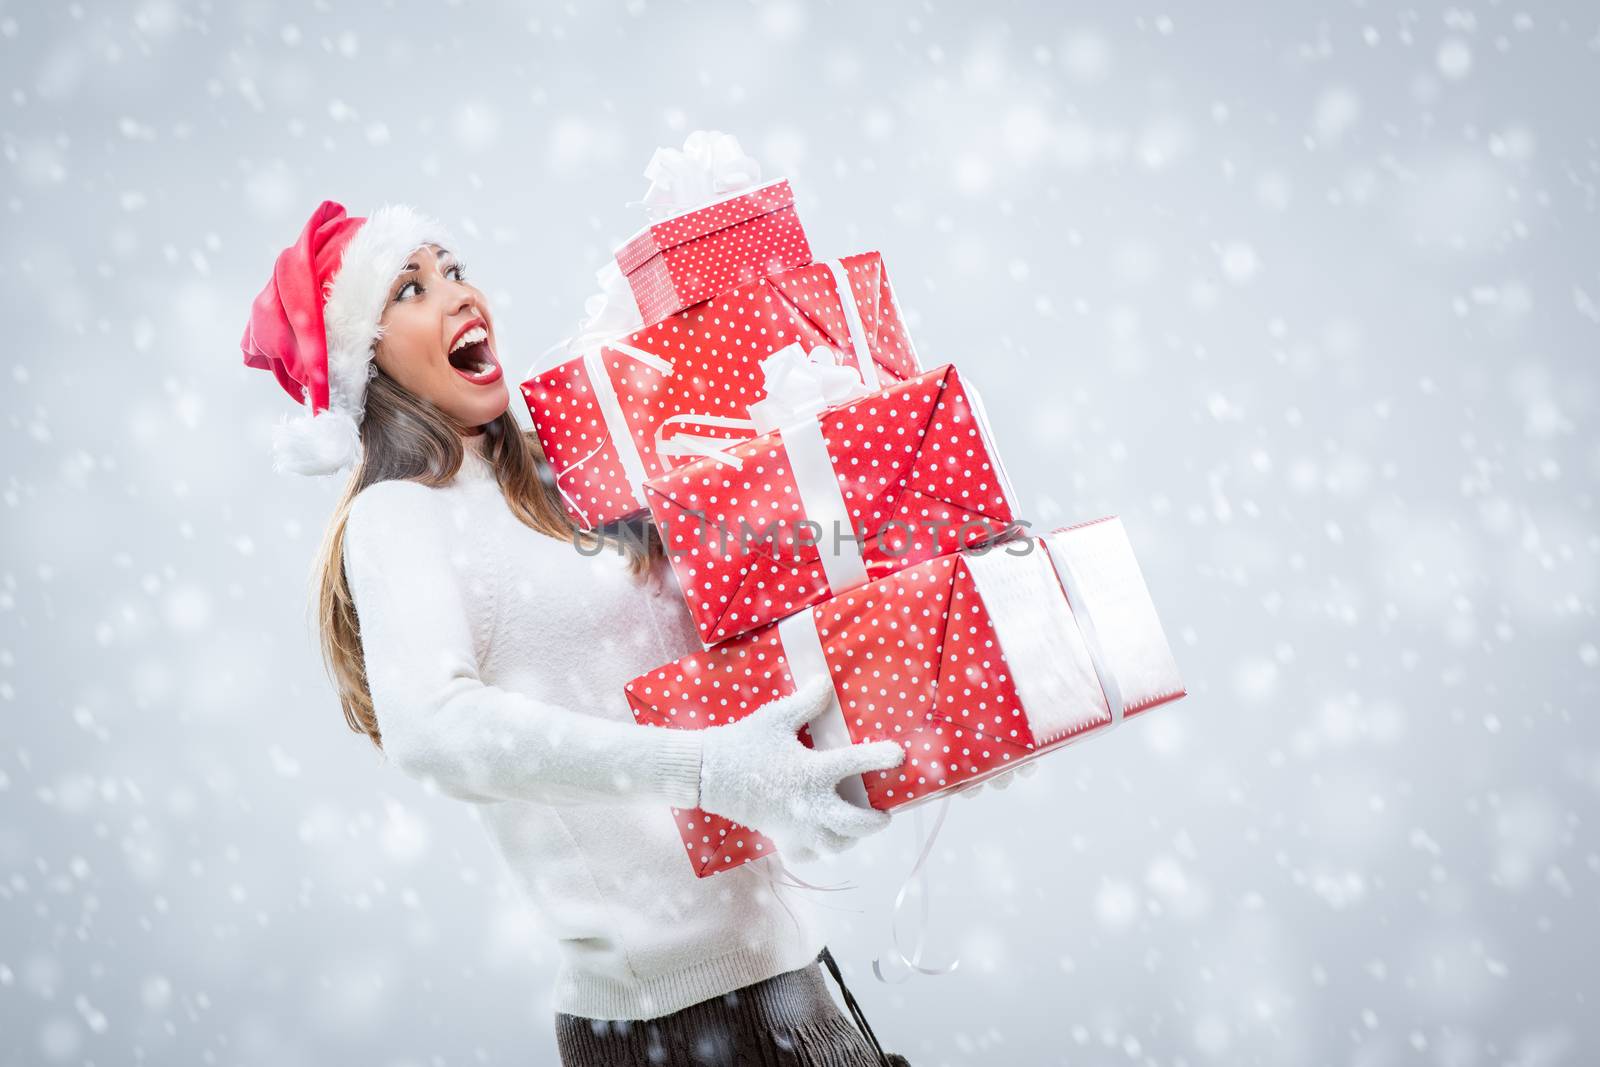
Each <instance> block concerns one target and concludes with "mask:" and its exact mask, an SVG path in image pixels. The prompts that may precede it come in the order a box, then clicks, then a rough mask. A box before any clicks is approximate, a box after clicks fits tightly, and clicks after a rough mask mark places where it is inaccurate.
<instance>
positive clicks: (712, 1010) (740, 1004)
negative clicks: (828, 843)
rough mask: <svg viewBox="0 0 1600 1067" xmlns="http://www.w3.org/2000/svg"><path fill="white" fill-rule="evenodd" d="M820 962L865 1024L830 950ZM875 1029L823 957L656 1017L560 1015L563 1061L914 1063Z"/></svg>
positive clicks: (667, 1066) (599, 1064)
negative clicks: (839, 1001) (888, 1046)
mask: <svg viewBox="0 0 1600 1067" xmlns="http://www.w3.org/2000/svg"><path fill="white" fill-rule="evenodd" d="M817 960H818V961H821V962H825V963H827V964H828V969H829V971H831V972H832V973H833V975H834V978H835V980H836V981H839V983H840V988H841V990H842V991H843V992H844V996H845V1001H846V1003H848V1004H849V1005H850V1010H851V1012H852V1014H854V1015H855V1016H856V1018H858V1019H860V1020H861V1022H862V1024H863V1025H865V1022H866V1020H865V1018H864V1017H862V1016H861V1015H860V1007H859V1006H858V1005H857V1004H856V1003H855V998H854V997H852V996H851V995H850V992H849V990H848V989H844V986H843V980H842V979H841V978H840V976H839V973H838V968H837V966H836V965H835V964H834V962H833V957H832V956H831V955H829V954H828V950H827V949H823V950H822V954H821V955H819V956H818V957H817ZM870 1034H871V1028H870V1027H867V1032H866V1033H863V1032H862V1031H861V1030H860V1029H858V1028H857V1026H856V1025H855V1024H854V1023H852V1022H851V1021H850V1018H849V1017H847V1016H846V1015H845V1014H844V1013H843V1012H841V1011H840V1010H839V1008H838V1006H837V1005H836V1004H834V1002H833V997H831V996H830V995H829V994H828V987H827V984H826V983H825V982H824V981H823V977H822V968H821V967H820V966H818V963H817V961H813V962H811V963H808V964H807V965H806V966H804V967H801V968H800V969H799V970H794V971H786V972H785V973H783V974H779V975H774V976H773V977H771V978H768V979H765V980H763V981H760V982H756V983H754V984H753V985H747V986H745V987H743V988H742V989H735V990H734V991H733V992H731V993H724V994H722V995H721V996H719V997H712V998H711V999H710V1000H702V1001H701V1002H700V1003H698V1004H691V1005H689V1006H688V1007H687V1008H682V1009H680V1010H678V1011H675V1012H672V1013H671V1014H668V1015H662V1016H659V1017H657V1018H654V1019H643V1020H638V1021H635V1020H628V1019H622V1020H615V1021H607V1020H604V1019H585V1018H582V1017H580V1016H577V1015H567V1014H565V1013H563V1012H557V1013H556V1047H557V1048H558V1049H559V1050H560V1052H561V1062H562V1064H563V1067H635V1065H639V1067H713V1065H715V1067H896V1065H899V1067H910V1065H909V1064H908V1063H907V1061H906V1060H905V1058H904V1057H902V1056H899V1055H897V1054H895V1053H882V1052H880V1050H879V1048H878V1047H877V1038H876V1037H869V1036H868V1035H870Z"/></svg>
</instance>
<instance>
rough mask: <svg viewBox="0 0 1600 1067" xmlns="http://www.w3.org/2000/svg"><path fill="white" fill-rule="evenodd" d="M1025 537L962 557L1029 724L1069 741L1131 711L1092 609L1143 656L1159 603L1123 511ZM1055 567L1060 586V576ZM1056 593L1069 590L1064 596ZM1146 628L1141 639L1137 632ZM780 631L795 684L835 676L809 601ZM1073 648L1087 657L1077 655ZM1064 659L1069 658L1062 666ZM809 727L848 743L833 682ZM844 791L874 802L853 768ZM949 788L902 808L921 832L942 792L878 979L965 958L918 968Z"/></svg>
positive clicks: (818, 740)
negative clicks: (910, 912) (908, 938)
mask: <svg viewBox="0 0 1600 1067" xmlns="http://www.w3.org/2000/svg"><path fill="white" fill-rule="evenodd" d="M1069 538H1070V540H1071V541H1072V544H1071V550H1070V551H1069V550H1068V549H1067V546H1066V545H1064V544H1060V543H1057V544H1055V545H1054V547H1052V541H1057V542H1060V541H1065V540H1067V539H1069ZM1029 540H1030V541H1031V542H1032V548H1031V549H1030V551H1029V552H1027V553H1025V554H1021V555H1014V554H1010V553H1006V552H1004V549H1003V547H1002V546H991V547H990V548H989V549H988V550H986V551H984V552H981V553H977V552H967V553H964V555H965V557H966V559H967V562H968V566H969V570H970V572H971V573H972V575H973V580H974V584H975V585H976V586H977V589H978V593H979V596H980V597H981V598H982V599H983V604H984V607H985V610H986V611H987V613H988V614H989V618H990V621H991V623H992V624H993V625H994V627H995V634H996V637H997V638H998V640H999V643H1000V647H1001V651H1002V652H1003V653H1004V655H1005V657H1006V663H1007V664H1008V665H1009V667H1010V669H1011V676H1012V678H1013V680H1014V684H1015V685H1016V688H1017V695H1018V698H1019V699H1020V700H1021V702H1022V705H1023V708H1022V710H1023V714H1024V715H1025V716H1026V717H1027V722H1028V726H1029V730H1030V731H1031V732H1033V734H1034V736H1035V739H1036V740H1037V741H1039V742H1040V744H1041V745H1044V744H1051V747H1061V746H1060V745H1058V744H1052V742H1051V741H1050V740H1047V739H1050V738H1061V737H1063V736H1066V735H1067V734H1069V733H1070V734H1072V736H1070V737H1069V738H1068V739H1067V740H1066V741H1065V742H1064V743H1065V744H1071V743H1073V742H1075V741H1077V740H1079V739H1080V738H1082V737H1084V736H1087V735H1088V733H1090V732H1094V733H1098V732H1100V731H1098V730H1097V731H1085V730H1082V729H1081V727H1082V726H1084V725H1088V724H1090V723H1092V722H1098V721H1099V720H1100V718H1101V717H1102V716H1103V715H1104V714H1105V712H1106V711H1108V710H1109V712H1110V715H1111V719H1110V723H1109V725H1108V726H1107V727H1106V729H1114V728H1116V727H1117V726H1120V725H1121V724H1122V722H1123V719H1124V715H1125V712H1126V700H1125V698H1124V695H1123V687H1122V685H1121V683H1120V682H1119V679H1118V672H1117V669H1116V668H1115V666H1114V665H1113V662H1112V660H1111V659H1110V658H1108V656H1107V649H1106V647H1105V645H1104V644H1103V641H1102V635H1101V633H1100V628H1099V626H1098V624H1097V620H1096V615H1097V614H1098V613H1104V612H1109V613H1110V615H1111V618H1110V619H1109V621H1110V622H1111V624H1112V628H1113V630H1115V631H1116V632H1117V637H1118V641H1119V642H1124V641H1128V640H1130V639H1132V641H1133V643H1134V644H1135V645H1136V646H1142V647H1140V648H1139V650H1138V651H1139V654H1140V655H1141V656H1144V654H1145V650H1146V649H1147V648H1152V647H1153V645H1154V643H1155V642H1156V640H1157V638H1158V636H1159V626H1156V627H1155V628H1154V629H1152V626H1151V624H1152V621H1153V619H1154V608H1153V606H1152V605H1151V604H1150V601H1149V596H1148V592H1147V591H1145V590H1144V587H1143V581H1142V579H1140V578H1139V577H1138V571H1137V564H1136V563H1135V562H1134V561H1133V556H1132V552H1131V549H1130V548H1129V547H1128V544H1127V539H1126V536H1125V534H1124V532H1123V530H1122V527H1121V523H1120V522H1119V521H1118V520H1116V519H1111V520H1104V521H1102V522H1100V523H1090V524H1085V525H1084V526H1080V527H1074V528H1072V529H1070V530H1066V531H1058V532H1057V533H1056V534H1054V535H1050V536H1046V537H1037V538H1030V539H1029ZM1058 576H1059V579H1060V583H1059V585H1058V584H1057V582H1056V580H1055V579H1056V577H1058ZM1135 579H1137V581H1135ZM1063 592H1064V593H1065V597H1063V596H1062V593H1063ZM1141 635H1142V637H1143V641H1142V642H1141V641H1140V640H1139V638H1140V636H1141ZM778 638H779V643H780V644H781V646H782V648H783V655H784V659H785V660H786V661H787V662H788V664H789V670H790V674H791V677H792V680H793V683H794V685H795V687H796V688H800V687H802V686H804V685H805V683H806V682H807V681H808V680H809V679H811V678H812V677H817V676H820V677H825V678H828V679H829V681H830V682H831V681H832V673H831V672H830V670H829V668H828V665H827V658H826V655H825V653H824V651H823V648H822V639H821V636H820V634H819V633H818V631H817V628H816V614H815V609H811V608H808V609H806V610H804V611H801V612H798V613H796V614H794V615H791V616H788V617H787V618H785V619H782V620H780V621H779V623H778ZM1162 648H1163V649H1164V648H1165V646H1164V645H1163V646H1162ZM1080 649H1081V651H1082V653H1083V655H1082V656H1079V655H1077V651H1078V650H1080ZM1084 659H1086V660H1087V663H1088V670H1087V671H1086V672H1085V671H1081V670H1080V671H1079V672H1078V673H1076V674H1075V673H1073V671H1074V667H1073V664H1077V663H1081V661H1082V660H1084ZM1063 661H1070V662H1067V663H1066V664H1065V665H1063ZM1154 663H1155V665H1156V668H1157V669H1158V670H1161V671H1166V670H1167V669H1168V665H1170V664H1171V655H1170V650H1166V651H1165V652H1164V653H1162V654H1159V655H1156V656H1155V657H1154ZM1171 671H1172V677H1173V678H1175V676H1176V668H1175V667H1171ZM1091 693H1098V694H1099V695H1101V696H1103V697H1104V703H1103V704H1102V703H1101V701H1100V699H1099V697H1098V696H1096V697H1094V698H1093V699H1091V696H1090V694H1091ZM1073 698H1076V704H1077V707H1074V706H1073V704H1074V700H1073ZM808 726H809V728H810V731H811V739H812V742H813V743H814V745H815V746H816V747H817V748H818V749H831V748H837V747H840V746H841V745H847V744H852V743H853V740H852V737H851V734H850V731H849V727H848V725H847V724H846V722H845V718H844V710H843V707H842V706H841V704H840V702H839V697H838V692H837V690H835V691H834V695H833V698H832V699H831V700H830V702H829V704H828V707H827V708H826V709H825V710H824V711H822V712H821V713H820V714H819V715H818V716H817V718H815V719H813V720H812V721H811V722H810V723H809V724H808ZM1073 731H1077V732H1076V733H1073ZM1009 766H1010V764H1008V765H1007V766H1006V767H998V768H995V769H994V770H993V771H992V772H991V773H1003V771H1004V770H1006V769H1008V767H1009ZM984 777H988V775H985V776H984ZM978 780H979V779H973V781H978ZM839 789H840V793H841V795H843V796H845V797H846V798H847V799H849V800H850V801H851V802H853V803H857V804H862V805H863V806H870V803H869V802H867V800H866V793H865V779H863V778H862V776H860V775H851V776H850V777H848V778H846V779H843V780H841V781H840V783H839ZM954 795H955V793H954V792H953V791H952V792H945V793H943V794H934V795H933V796H930V797H924V798H920V799H918V800H916V801H913V802H912V803H910V804H907V805H902V806H901V807H900V808H899V809H898V811H901V812H903V811H905V810H906V809H907V808H911V809H913V810H914V811H915V818H916V832H917V835H918V836H919V837H920V836H921V833H922V805H923V802H924V801H925V800H929V799H937V800H939V801H940V802H941V803H940V807H939V814H938V817H937V818H936V819H935V821H934V824H933V829H932V830H930V831H929V832H928V835H927V837H926V838H924V839H923V842H922V846H921V847H920V849H919V850H918V853H917V858H916V861H915V862H914V863H913V864H912V867H911V870H910V871H909V872H908V873H907V874H906V876H905V878H904V879H903V880H902V881H901V883H900V888H899V891H898V892H896V894H895V899H894V906H893V908H892V909H891V911H890V916H889V931H890V940H891V943H892V951H891V952H890V953H888V956H889V958H890V959H893V960H895V961H897V962H898V963H899V964H900V965H901V966H902V967H904V968H905V974H903V975H902V976H901V977H899V978H888V977H886V976H885V969H884V967H883V965H882V963H883V958H884V957H883V956H879V957H877V958H874V960H873V961H872V973H873V975H874V976H875V977H877V979H878V980H879V981H880V982H885V983H898V982H903V981H905V980H906V979H908V978H910V976H911V973H912V972H916V973H919V974H926V975H933V976H938V975H944V974H950V973H952V972H954V971H955V970H956V968H957V967H958V966H959V965H960V962H961V961H960V960H959V959H955V960H952V961H951V962H950V963H948V964H945V965H943V966H938V967H929V966H925V965H924V964H923V961H922V955H923V948H924V939H925V937H926V934H927V931H928V906H929V895H930V888H931V880H930V879H929V878H928V876H927V874H926V873H925V872H924V867H925V865H926V863H927V860H928V857H929V856H930V855H931V854H932V851H933V846H934V842H935V841H936V840H937V838H938V836H939V831H940V829H941V828H942V827H943V825H944V819H945V815H946V814H947V813H948V809H949V802H950V800H951V799H952V798H953V797H954ZM919 876H920V877H921V882H922V892H921V894H920V897H921V908H920V911H921V915H920V918H919V921H918V926H917V934H916V943H915V946H914V947H913V949H912V951H911V952H910V953H909V954H908V953H907V952H906V949H905V946H904V945H903V944H902V943H901V939H900V929H899V925H898V919H899V916H900V912H901V909H902V908H903V907H904V905H905V901H906V896H907V893H908V892H909V891H910V888H911V884H912V883H913V882H914V881H917V880H918V878H919ZM810 888H816V889H821V888H824V887H821V886H810Z"/></svg>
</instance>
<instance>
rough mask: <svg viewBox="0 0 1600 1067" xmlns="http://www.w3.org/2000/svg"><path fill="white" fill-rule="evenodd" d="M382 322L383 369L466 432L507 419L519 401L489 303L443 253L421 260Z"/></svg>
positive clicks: (399, 281)
mask: <svg viewBox="0 0 1600 1067" xmlns="http://www.w3.org/2000/svg"><path fill="white" fill-rule="evenodd" d="M379 321H380V322H381V323H382V324H383V327H384V334H383V337H382V338H381V339H380V340H379V341H378V347H377V351H376V353H375V355H374V358H375V359H376V360H377V363H378V367H379V368H380V369H381V370H382V371H383V372H384V373H385V374H387V375H388V376H389V377H391V378H393V379H394V380H395V381H396V382H399V383H400V385H401V386H402V387H403V388H405V389H406V390H407V391H408V392H411V393H413V394H415V395H416V396H420V397H424V398H426V399H428V400H431V401H432V402H433V403H434V404H436V405H438V407H439V408H440V409H441V410H442V411H444V413H445V414H446V415H449V416H450V417H451V418H452V419H454V420H455V421H456V422H457V423H459V424H460V426H461V427H462V430H463V432H466V433H469V434H470V433H478V432H481V430H482V428H483V425H484V423H487V422H493V421H494V420H495V419H497V418H499V417H500V416H501V414H503V413H504V412H505V410H506V406H507V405H508V404H509V403H510V402H511V397H510V394H509V393H508V392H507V391H506V384H505V381H504V380H503V379H504V375H503V374H502V373H501V371H500V361H499V359H498V358H497V357H496V356H495V348H494V345H495V336H494V320H493V319H492V318H491V317H490V316H489V303H488V301H487V300H485V299H484V296H483V294H482V293H480V292H479V291H478V290H477V289H476V288H474V287H473V286H472V285H470V284H468V282H467V281H466V272H465V268H464V267H463V266H462V265H461V264H460V263H459V262H458V261H457V260H456V258H455V256H454V255H453V254H452V253H450V252H448V251H446V250H445V249H442V248H440V247H439V246H438V245H423V246H422V247H421V248H419V249H417V250H416V251H415V252H413V253H412V254H411V258H410V259H409V260H407V261H406V266H405V268H404V269H403V270H402V271H401V272H400V274H399V275H398V276H397V277H396V278H395V280H394V284H393V285H392V286H390V288H389V300H388V303H387V304H386V305H385V306H384V311H383V316H382V318H381V319H380V320H379Z"/></svg>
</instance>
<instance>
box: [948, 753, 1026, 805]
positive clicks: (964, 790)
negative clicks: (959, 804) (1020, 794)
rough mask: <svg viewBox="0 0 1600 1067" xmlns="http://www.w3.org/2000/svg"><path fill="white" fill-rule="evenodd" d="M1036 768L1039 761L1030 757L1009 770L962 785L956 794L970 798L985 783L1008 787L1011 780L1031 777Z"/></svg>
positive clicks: (981, 789) (998, 787) (978, 791)
mask: <svg viewBox="0 0 1600 1067" xmlns="http://www.w3.org/2000/svg"><path fill="white" fill-rule="evenodd" d="M1038 769H1039V761H1038V760H1037V759H1031V760H1029V761H1028V762H1026V763H1019V764H1018V765H1017V766H1015V767H1013V768H1011V769H1010V770H1009V771H1001V772H1000V773H999V774H997V775H995V776H994V777H993V778H988V779H985V780H984V781H981V782H974V783H973V784H972V785H965V786H962V787H961V788H960V789H957V790H956V795H957V796H962V797H966V798H967V799H968V800H971V799H972V798H973V797H975V796H977V795H978V794H979V793H981V792H983V787H984V786H986V785H987V786H992V787H993V788H995V789H1010V788H1011V783H1012V782H1014V781H1016V780H1017V779H1018V778H1029V777H1032V775H1033V773H1034V772H1035V771H1037V770H1038Z"/></svg>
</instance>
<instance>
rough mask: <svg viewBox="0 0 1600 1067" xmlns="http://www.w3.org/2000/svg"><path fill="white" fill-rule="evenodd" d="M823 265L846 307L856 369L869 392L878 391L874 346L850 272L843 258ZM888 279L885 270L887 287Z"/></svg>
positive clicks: (845, 316)
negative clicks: (862, 320)
mask: <svg viewBox="0 0 1600 1067" xmlns="http://www.w3.org/2000/svg"><path fill="white" fill-rule="evenodd" d="M880 262H881V260H880ZM823 266H825V267H827V268H828V273H829V274H832V275H833V285H834V288H835V289H837V290H839V303H840V304H841V305H843V307H844V325H845V329H846V330H848V331H849V332H850V347H851V348H853V349H855V353H856V369H857V370H859V371H860V372H861V381H862V383H863V384H864V385H866V387H867V392H869V393H876V392H877V391H878V390H879V389H882V388H883V386H882V385H880V384H879V383H878V364H877V362H876V361H875V360H873V358H872V346H871V345H869V344H867V329H866V326H864V325H863V324H862V322H861V308H860V307H858V306H857V305H856V293H855V290H854V289H852V288H850V274H849V272H848V271H846V270H845V269H844V261H843V260H838V259H830V260H828V261H827V262H825V263H824V264H823ZM888 279H889V275H888V272H887V271H885V272H884V276H883V282H884V288H885V289H887V288H888V285H889V280H888Z"/></svg>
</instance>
